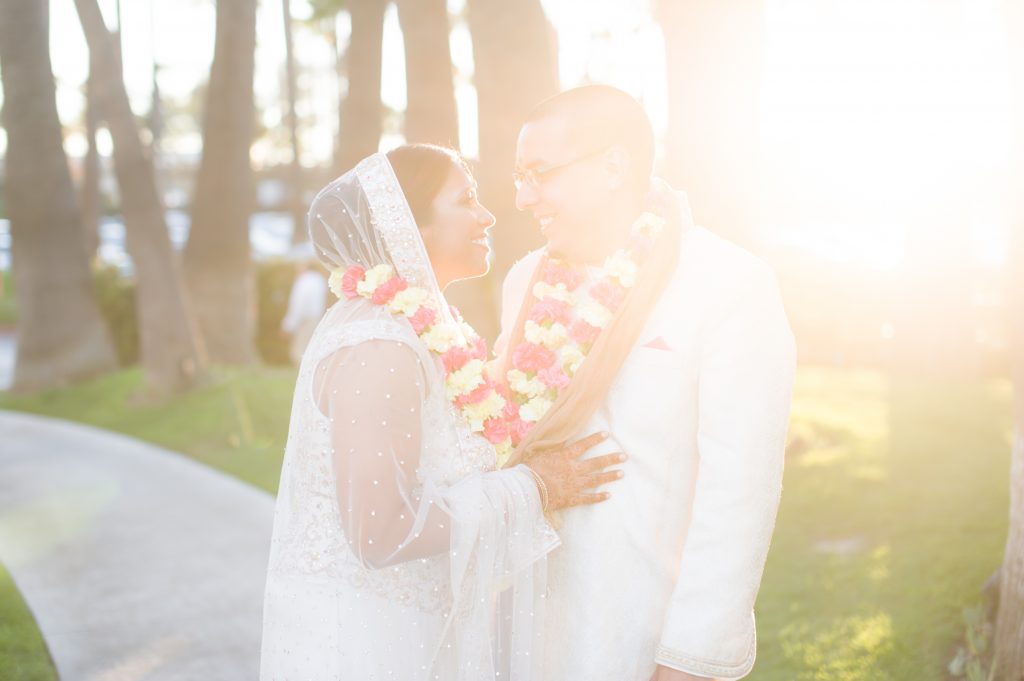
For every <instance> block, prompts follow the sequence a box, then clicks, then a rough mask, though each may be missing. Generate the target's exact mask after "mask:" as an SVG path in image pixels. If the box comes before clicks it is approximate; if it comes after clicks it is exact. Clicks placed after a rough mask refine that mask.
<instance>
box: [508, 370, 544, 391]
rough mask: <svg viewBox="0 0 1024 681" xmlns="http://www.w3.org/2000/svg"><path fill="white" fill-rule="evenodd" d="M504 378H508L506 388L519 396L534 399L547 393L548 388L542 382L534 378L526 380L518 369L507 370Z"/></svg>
mask: <svg viewBox="0 0 1024 681" xmlns="http://www.w3.org/2000/svg"><path fill="white" fill-rule="evenodd" d="M506 378H508V387H510V388H512V390H515V391H516V392H517V393H519V394H520V395H526V396H527V397H536V396H537V395H542V394H543V393H544V392H546V391H547V389H548V387H547V386H546V385H545V384H544V381H542V380H540V379H539V378H537V377H536V376H534V377H533V378H527V376H526V374H524V373H523V372H522V371H520V370H519V369H511V370H509V372H508V374H507V376H506Z"/></svg>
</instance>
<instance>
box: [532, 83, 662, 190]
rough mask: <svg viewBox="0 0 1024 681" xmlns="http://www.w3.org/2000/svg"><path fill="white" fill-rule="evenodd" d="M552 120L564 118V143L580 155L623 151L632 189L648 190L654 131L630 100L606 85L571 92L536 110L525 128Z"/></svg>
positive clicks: (636, 105) (566, 92) (643, 112)
mask: <svg viewBox="0 0 1024 681" xmlns="http://www.w3.org/2000/svg"><path fill="white" fill-rule="evenodd" d="M554 117H563V118H564V120H565V121H566V123H567V125H566V126H565V127H564V130H565V132H566V135H567V138H568V139H567V141H568V142H569V143H570V144H571V145H572V146H573V147H575V148H576V149H577V150H578V151H579V152H580V153H589V152H593V151H598V150H601V149H608V148H612V147H619V148H621V149H623V150H624V151H625V152H626V153H627V154H628V156H629V162H630V176H631V177H632V179H633V180H634V182H635V186H636V187H638V188H644V187H646V186H647V183H648V181H649V179H650V177H651V174H652V172H653V170H654V129H653V128H652V127H651V121H650V119H649V118H648V117H647V112H645V111H644V108H643V107H642V106H641V105H640V103H639V102H637V101H636V100H635V99H634V98H633V97H632V96H630V95H629V94H627V93H625V92H623V91H622V90H619V89H618V88H614V87H611V86H609V85H585V86H583V87H578V88H573V89H571V90H566V91H565V92H560V93H559V94H557V95H554V96H552V97H549V98H547V99H545V100H544V101H542V102H541V103H540V104H538V105H537V106H535V107H534V108H533V110H532V111H531V112H530V114H529V116H527V119H526V121H525V123H524V124H528V123H531V122H536V121H540V120H543V119H546V118H554Z"/></svg>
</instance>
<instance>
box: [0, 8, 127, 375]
mask: <svg viewBox="0 0 1024 681" xmlns="http://www.w3.org/2000/svg"><path fill="white" fill-rule="evenodd" d="M49 14H50V12H49V3H48V2H46V0H36V1H35V2H25V1H24V0H2V2H0V69H2V71H3V92H4V109H3V125H4V128H5V129H6V131H7V158H6V163H7V167H6V173H7V205H8V212H9V214H10V217H11V256H12V265H13V274H14V291H15V295H16V296H17V301H18V323H17V344H18V354H17V361H16V364H15V367H14V388H15V389H16V390H26V391H27V390H38V389H43V388H51V387H56V386H60V385H63V384H66V383H70V382H72V381H77V380H81V379H85V378H88V377H91V376H94V375H96V374H99V373H102V372H105V371H110V370H111V369H114V368H115V367H116V366H117V359H116V356H115V354H114V347H113V345H112V343H111V341H110V336H109V333H108V332H107V328H106V326H105V325H104V323H103V319H102V318H101V317H100V314H99V309H98V308H97V306H96V300H95V298H94V297H93V289H92V278H91V276H90V274H89V266H88V262H87V260H86V257H85V242H84V238H83V228H82V222H81V219H80V216H79V213H78V206H77V205H76V202H75V190H74V186H73V185H72V183H71V174H70V172H69V171H68V163H67V157H66V156H65V154H64V147H63V141H62V136H61V124H60V119H59V118H58V116H57V99H56V91H55V88H54V78H53V70H52V67H51V64H50V52H49V44H50V42H49Z"/></svg>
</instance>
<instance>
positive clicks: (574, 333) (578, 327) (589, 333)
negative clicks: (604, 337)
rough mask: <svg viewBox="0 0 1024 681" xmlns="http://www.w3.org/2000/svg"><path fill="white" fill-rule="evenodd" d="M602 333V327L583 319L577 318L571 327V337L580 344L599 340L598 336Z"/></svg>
mask: <svg viewBox="0 0 1024 681" xmlns="http://www.w3.org/2000/svg"><path fill="white" fill-rule="evenodd" d="M600 334H601V329H599V328H597V327H596V326H591V325H590V324H588V323H586V322H585V321H583V320H582V319H577V320H576V321H575V322H573V323H572V326H570V327H569V337H570V338H572V339H573V340H574V341H576V342H577V343H579V344H580V345H586V344H587V343H593V342H594V341H595V340H597V337H598V336H599V335H600Z"/></svg>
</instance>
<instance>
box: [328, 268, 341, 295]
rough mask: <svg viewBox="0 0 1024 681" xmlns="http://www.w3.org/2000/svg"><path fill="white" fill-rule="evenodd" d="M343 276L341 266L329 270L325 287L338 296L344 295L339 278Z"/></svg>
mask: <svg viewBox="0 0 1024 681" xmlns="http://www.w3.org/2000/svg"><path fill="white" fill-rule="evenodd" d="M344 278H345V269H344V268H342V267H335V268H334V269H333V270H331V277H330V279H328V280H327V288H329V289H330V290H331V293H333V294H334V295H335V296H337V297H338V298H342V297H344V292H343V291H342V290H341V280H342V279H344Z"/></svg>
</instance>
